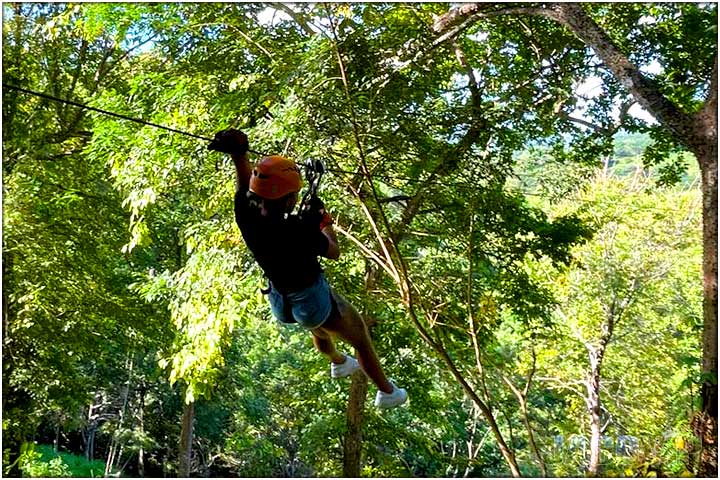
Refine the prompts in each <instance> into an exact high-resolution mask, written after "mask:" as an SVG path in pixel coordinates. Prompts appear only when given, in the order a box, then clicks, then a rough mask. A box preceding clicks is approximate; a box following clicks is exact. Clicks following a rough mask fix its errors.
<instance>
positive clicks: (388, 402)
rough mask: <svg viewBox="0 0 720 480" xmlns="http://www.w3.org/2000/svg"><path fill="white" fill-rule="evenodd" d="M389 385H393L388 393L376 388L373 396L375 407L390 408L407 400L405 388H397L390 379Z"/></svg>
mask: <svg viewBox="0 0 720 480" xmlns="http://www.w3.org/2000/svg"><path fill="white" fill-rule="evenodd" d="M390 385H392V386H393V391H392V392H390V393H385V392H383V391H382V390H378V392H377V395H376V396H375V406H376V407H378V408H383V409H385V408H392V407H397V406H398V405H402V404H403V403H405V402H407V398H408V396H407V392H406V391H405V389H404V388H399V387H398V386H397V385H395V384H394V383H393V382H392V381H390Z"/></svg>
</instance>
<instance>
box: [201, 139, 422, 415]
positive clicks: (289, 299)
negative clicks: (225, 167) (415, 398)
mask: <svg viewBox="0 0 720 480" xmlns="http://www.w3.org/2000/svg"><path fill="white" fill-rule="evenodd" d="M208 148H209V149H210V150H214V151H218V152H222V153H226V154H229V155H230V158H231V159H232V161H233V163H234V165H235V174H236V189H235V221H236V223H237V225H238V227H239V228H240V232H241V233H242V236H243V239H244V240H245V243H246V245H247V247H248V248H249V249H250V251H251V252H252V254H253V256H254V257H255V260H256V261H257V263H258V264H259V265H260V268H261V269H262V270H263V272H264V273H265V275H266V276H267V278H268V279H269V283H270V287H269V290H268V291H267V295H268V300H269V302H270V309H271V310H272V313H273V316H274V317H275V318H276V319H277V320H278V321H279V322H281V323H283V324H288V323H298V324H299V325H301V326H302V327H304V328H306V329H308V330H310V333H311V334H312V340H313V344H314V345H315V348H316V349H317V350H318V351H319V352H321V353H323V354H324V355H325V356H326V357H327V358H328V359H329V360H330V376H331V377H332V378H342V377H347V376H349V375H352V374H353V373H355V372H356V371H358V370H360V369H361V370H362V371H363V372H364V373H365V375H367V376H368V378H370V380H372V381H373V383H374V384H375V385H376V386H377V388H378V392H377V395H376V397H375V406H377V407H378V408H382V409H386V408H392V407H396V406H398V405H402V404H404V403H405V402H406V401H407V399H408V395H407V392H406V390H405V389H403V388H399V387H398V386H396V385H395V384H394V383H393V382H392V381H390V380H388V379H387V377H386V376H385V373H384V372H383V369H382V366H381V365H380V361H379V359H378V356H377V354H376V353H375V348H374V346H373V343H372V340H371V338H370V334H369V332H368V329H367V326H366V325H365V321H364V320H363V318H362V316H361V315H360V314H359V313H358V312H357V310H356V309H355V308H354V307H353V306H352V305H351V304H350V303H349V302H348V301H347V300H346V299H345V298H344V297H343V296H342V295H340V294H338V293H337V292H336V291H334V290H333V289H332V288H331V287H330V286H329V284H328V282H327V280H326V279H325V275H324V273H323V270H322V268H321V267H320V263H319V262H318V258H317V257H318V256H322V257H325V258H329V259H331V260H337V259H338V257H339V256H340V249H339V246H338V242H337V237H336V235H335V230H334V229H333V226H332V224H333V219H332V217H331V216H330V214H329V213H328V212H327V211H326V210H325V206H324V204H323V202H322V200H320V198H318V197H317V195H314V194H313V195H310V197H309V200H308V202H307V203H306V204H304V205H301V215H295V214H292V213H291V212H292V211H293V209H294V208H295V205H296V203H297V201H298V193H299V191H300V189H301V187H302V177H301V175H300V170H299V169H298V167H297V165H296V164H295V162H293V161H292V160H289V159H287V158H285V157H282V156H279V155H272V156H265V157H263V158H261V159H260V161H259V162H258V163H257V164H256V165H255V166H254V167H251V166H250V161H249V159H248V151H249V150H250V148H249V141H248V137H247V135H246V134H245V133H243V132H241V131H240V130H236V129H227V130H222V131H220V132H218V133H216V134H215V137H214V139H213V141H212V142H210V144H209V145H208ZM291 239H292V241H293V248H288V245H287V242H288V241H289V240H291ZM335 338H339V339H341V340H344V341H345V342H347V343H349V344H350V345H352V346H353V348H354V349H355V354H356V356H357V359H355V358H354V357H352V356H350V355H347V354H344V353H340V352H338V351H337V349H336V347H335Z"/></svg>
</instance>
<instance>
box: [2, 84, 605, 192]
mask: <svg viewBox="0 0 720 480" xmlns="http://www.w3.org/2000/svg"><path fill="white" fill-rule="evenodd" d="M2 86H3V87H4V88H8V89H10V90H17V91H18V92H22V93H26V94H28V95H34V96H36V97H40V98H45V99H47V100H52V101H55V102H61V103H65V104H68V105H73V106H75V107H79V108H84V109H86V110H92V111H94V112H98V113H102V114H104V115H110V116H111V117H116V118H120V119H122V120H128V121H130V122H135V123H139V124H141V125H147V126H149V127H155V128H159V129H161V130H167V131H169V132H173V133H179V134H180V135H185V136H187V137H192V138H197V139H199V140H205V141H207V142H211V141H213V140H214V139H212V138H208V137H203V136H202V135H196V134H194V133H189V132H185V131H182V130H178V129H176V128H171V127H166V126H165V125H160V124H157V123H152V122H148V121H146V120H143V119H140V118H133V117H129V116H127V115H122V114H120V113H115V112H111V111H108V110H103V109H101V108H96V107H91V106H90V105H86V104H84V103H79V102H74V101H72V100H67V99H64V98H59V97H54V96H52V95H48V94H47V93H41V92H36V91H34V90H30V89H27V88H22V87H18V86H16V85H10V84H8V83H5V82H3V84H2ZM249 152H251V153H255V154H258V155H264V154H263V153H260V152H257V151H255V150H249ZM326 170H327V171H328V172H332V173H343V174H348V175H360V176H364V177H367V175H366V174H364V173H363V172H360V171H349V170H342V169H338V168H326ZM370 178H371V179H372V178H384V179H386V180H404V181H408V182H422V181H423V180H422V179H415V178H409V177H401V176H394V175H371V176H370ZM431 183H432V184H436V182H431ZM437 184H439V183H437ZM519 193H522V194H525V195H539V194H537V193H531V192H525V191H523V190H519ZM539 196H542V195H539ZM577 200H580V201H582V200H581V199H577ZM585 203H593V202H592V201H585Z"/></svg>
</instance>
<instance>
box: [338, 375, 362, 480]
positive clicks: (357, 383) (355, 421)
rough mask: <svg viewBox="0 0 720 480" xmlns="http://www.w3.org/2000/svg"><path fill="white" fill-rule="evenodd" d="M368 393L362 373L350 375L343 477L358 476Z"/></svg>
mask: <svg viewBox="0 0 720 480" xmlns="http://www.w3.org/2000/svg"><path fill="white" fill-rule="evenodd" d="M367 393H368V378H367V376H366V375H365V374H364V373H363V372H362V371H357V372H355V373H354V374H353V375H352V383H351V384H350V398H349V399H348V406H347V433H346V434H345V445H344V449H343V450H344V451H343V477H346V478H357V477H359V476H360V468H361V465H362V463H361V460H362V426H363V420H364V417H365V399H366V398H367Z"/></svg>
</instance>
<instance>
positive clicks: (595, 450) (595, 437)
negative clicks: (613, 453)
mask: <svg viewBox="0 0 720 480" xmlns="http://www.w3.org/2000/svg"><path fill="white" fill-rule="evenodd" d="M593 357H594V355H592V354H591V358H590V365H591V367H590V374H589V376H588V380H587V385H586V388H587V392H588V396H587V407H588V412H589V413H590V462H589V463H588V469H587V473H588V476H591V477H597V476H598V473H599V471H600V435H601V427H600V362H599V361H598V359H597V358H593Z"/></svg>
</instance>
